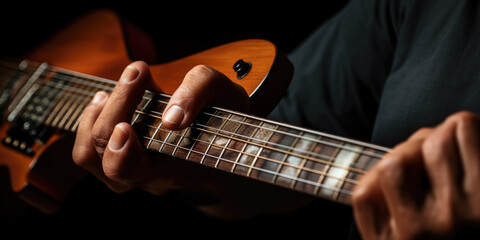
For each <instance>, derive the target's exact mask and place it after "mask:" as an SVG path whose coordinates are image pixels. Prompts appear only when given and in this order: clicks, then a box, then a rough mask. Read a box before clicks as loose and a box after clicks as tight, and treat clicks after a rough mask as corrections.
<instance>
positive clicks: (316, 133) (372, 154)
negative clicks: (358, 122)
mask: <svg viewBox="0 0 480 240" xmlns="http://www.w3.org/2000/svg"><path fill="white" fill-rule="evenodd" d="M159 95H162V96H164V97H167V98H168V97H170V96H169V95H166V94H162V93H159ZM157 101H158V102H159V103H163V104H168V102H166V101H162V100H157ZM206 108H210V109H213V110H221V111H224V112H230V111H229V110H227V109H221V108H217V107H213V106H206ZM154 113H156V114H161V113H159V112H154ZM203 114H206V115H211V116H214V117H217V118H223V117H222V116H216V115H212V114H211V113H208V112H203ZM237 115H238V113H237ZM248 117H249V118H250V119H253V118H252V117H251V116H248ZM232 121H236V122H238V120H232ZM262 121H267V120H262ZM240 123H241V124H244V125H249V126H251V127H259V126H258V125H252V124H250V123H245V122H243V123H242V122H240ZM275 124H277V125H282V124H281V123H275ZM282 126H283V127H286V128H288V129H292V128H291V127H289V126H286V125H282ZM260 128H261V127H260ZM267 130H268V129H267ZM277 132H278V133H282V134H285V135H289V136H292V137H298V136H296V135H295V134H291V133H288V132H285V131H277ZM312 134H315V135H321V136H323V137H328V136H326V134H325V133H321V132H312ZM328 138H329V137H328ZM307 140H311V139H307ZM342 141H345V140H342ZM319 143H322V144H325V145H329V146H331V147H339V146H340V145H338V144H335V143H331V142H328V141H323V140H320V141H319ZM354 144H355V145H362V146H363V144H357V143H354ZM370 148H371V147H370ZM346 149H347V150H349V151H352V152H354V151H355V149H349V148H346ZM378 150H380V149H378ZM380 151H385V150H380ZM362 154H365V153H362ZM368 154H369V155H371V156H372V157H376V158H382V157H383V156H382V155H379V154H375V153H368Z"/></svg>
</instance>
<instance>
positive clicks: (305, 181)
mask: <svg viewBox="0 0 480 240" xmlns="http://www.w3.org/2000/svg"><path fill="white" fill-rule="evenodd" d="M143 138H145V139H147V140H151V141H155V142H159V143H162V144H165V145H169V146H172V147H177V148H180V149H183V150H186V151H189V152H194V153H197V154H201V155H205V156H207V157H211V158H216V159H219V160H221V161H225V162H229V163H232V164H235V165H241V166H243V167H246V168H251V169H253V170H257V171H259V172H264V173H269V174H272V175H277V176H280V177H284V178H287V179H290V180H293V181H297V182H303V183H306V184H310V185H312V186H318V187H320V188H323V189H327V190H331V191H336V192H338V193H343V194H346V195H349V196H351V195H352V191H351V190H346V189H343V188H338V187H332V186H330V185H326V184H323V183H318V182H314V181H310V180H307V179H303V178H298V177H295V176H291V175H288V174H283V173H278V172H275V171H271V170H268V169H263V168H259V167H255V166H251V165H248V164H244V163H241V162H237V161H233V160H230V159H226V158H223V157H220V156H214V155H209V154H208V153H203V152H199V151H196V150H193V149H190V148H185V147H181V146H178V145H175V144H172V143H168V142H163V141H160V140H158V139H154V138H150V137H147V136H143ZM154 150H156V149H154ZM259 179H260V178H259ZM332 195H333V194H332Z"/></svg>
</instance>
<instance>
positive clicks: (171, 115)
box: [162, 65, 249, 130]
mask: <svg viewBox="0 0 480 240" xmlns="http://www.w3.org/2000/svg"><path fill="white" fill-rule="evenodd" d="M207 103H208V104H212V105H215V106H218V107H228V108H231V109H233V110H238V111H243V112H246V111H248V108H249V100H248V95H247V93H246V92H245V90H244V89H243V88H242V87H241V86H240V85H238V84H236V83H234V82H232V81H231V80H230V79H228V78H227V77H226V76H225V75H223V74H222V73H220V72H218V71H216V70H215V69H213V68H210V67H207V66H204V65H199V66H196V67H194V68H193V69H192V70H190V71H189V72H188V73H187V74H186V75H185V78H184V80H183V82H182V84H181V85H180V86H179V87H178V89H177V90H176V91H175V93H174V94H173V95H172V97H171V99H170V101H169V103H168V104H167V106H166V108H165V110H164V114H163V116H164V117H163V120H162V124H163V126H164V127H166V128H168V129H172V130H177V129H182V128H185V127H187V126H188V125H189V124H191V123H192V122H193V120H194V119H195V118H196V117H197V115H198V114H199V113H200V111H201V110H202V108H203V107H204V106H205V104H207Z"/></svg>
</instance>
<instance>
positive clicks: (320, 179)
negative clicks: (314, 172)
mask: <svg viewBox="0 0 480 240" xmlns="http://www.w3.org/2000/svg"><path fill="white" fill-rule="evenodd" d="M339 152H340V148H336V149H335V152H334V153H333V154H332V156H333V159H332V162H331V163H332V164H327V165H325V168H324V169H323V171H322V174H321V175H320V177H319V178H318V183H322V182H323V181H324V179H326V177H327V174H328V172H329V171H330V168H331V167H332V166H333V163H334V161H335V158H336V157H337V155H338V153H339ZM340 166H341V165H340ZM318 191H319V188H318V187H317V188H315V189H314V190H313V193H314V195H318Z"/></svg>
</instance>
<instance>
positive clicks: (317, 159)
mask: <svg viewBox="0 0 480 240" xmlns="http://www.w3.org/2000/svg"><path fill="white" fill-rule="evenodd" d="M152 112H155V111H152ZM137 113H142V114H145V115H147V116H150V117H153V118H157V119H160V120H161V117H159V116H157V115H163V114H162V113H159V112H155V114H148V113H143V112H141V111H138V110H137ZM238 123H239V124H242V122H238ZM193 124H194V125H196V126H199V127H201V129H199V128H196V129H197V130H201V131H204V132H207V133H212V134H216V135H220V136H221V137H226V138H230V139H231V136H228V135H232V136H237V137H241V138H245V139H247V140H243V139H239V138H238V139H234V140H238V141H243V142H245V143H251V144H254V145H258V146H260V147H264V148H266V149H269V150H272V151H276V152H280V153H285V154H289V155H291V156H295V157H299V158H304V159H307V160H311V161H314V162H317V163H322V164H327V165H330V166H333V167H340V168H347V167H345V166H343V165H341V164H338V163H335V162H334V160H335V159H336V157H334V156H329V155H325V154H321V153H316V152H311V151H306V150H305V151H301V150H302V149H298V148H295V147H293V146H287V145H282V144H278V143H275V142H270V141H268V140H262V139H258V138H255V137H250V136H245V135H241V134H237V133H235V132H230V131H226V130H223V129H218V128H215V127H211V126H208V125H204V124H199V123H193ZM152 128H157V127H155V126H152ZM206 128H209V129H211V131H208V130H206ZM268 130H271V129H268ZM215 131H216V132H215ZM218 132H223V133H224V134H219V133H218ZM225 134H226V135H225ZM248 140H251V141H254V142H249V141H248ZM310 140H313V139H309V140H306V141H307V142H309V143H314V144H323V143H321V142H314V141H310ZM255 142H259V143H255ZM269 145H271V146H269ZM272 146H277V148H275V147H272ZM279 148H287V149H289V150H290V151H291V152H289V151H288V150H282V149H279ZM347 151H348V150H347ZM297 152H303V154H305V155H301V153H297ZM357 153H358V152H357ZM309 155H310V156H311V157H309ZM358 155H359V156H360V155H365V154H361V153H358ZM314 157H315V158H314ZM372 158H374V157H371V156H370V160H372ZM322 159H325V160H322ZM350 167H352V168H350ZM350 167H348V168H347V169H348V170H353V171H356V172H358V173H365V169H363V168H358V167H357V166H356V164H352V165H350Z"/></svg>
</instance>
